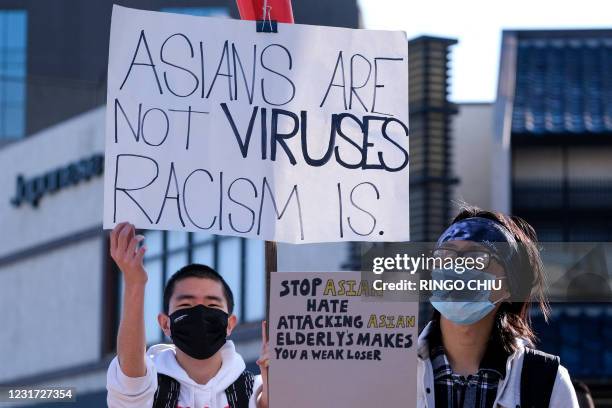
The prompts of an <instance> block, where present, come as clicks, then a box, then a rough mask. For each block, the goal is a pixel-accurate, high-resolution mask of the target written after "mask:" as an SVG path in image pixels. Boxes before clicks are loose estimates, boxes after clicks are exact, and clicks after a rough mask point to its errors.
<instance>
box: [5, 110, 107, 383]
mask: <svg viewBox="0 0 612 408" xmlns="http://www.w3.org/2000/svg"><path fill="white" fill-rule="evenodd" d="M103 152H104V109H103V108H101V109H96V110H94V111H91V112H89V113H85V114H83V115H80V116H77V117H75V118H73V119H71V120H69V121H67V122H64V123H62V124H59V125H56V126H54V127H51V128H49V129H47V130H44V131H42V132H40V133H39V134H36V135H33V136H31V137H29V138H26V139H24V140H21V141H18V142H15V143H13V144H10V145H8V146H5V147H3V148H2V149H0V185H1V186H2V187H3V188H2V190H1V191H0V259H2V258H5V257H6V256H8V255H15V254H16V253H19V252H20V251H26V250H31V249H32V248H33V247H36V246H37V245H42V244H47V243H50V242H53V241H56V240H58V239H60V238H65V237H70V236H71V234H75V233H77V232H80V231H84V230H87V229H95V228H96V227H98V226H101V224H102V206H103V203H102V198H103V182H102V177H99V176H98V177H94V178H92V179H91V180H89V181H82V182H81V183H80V184H78V185H76V186H70V187H66V188H65V189H63V190H60V191H58V192H56V193H55V194H52V195H47V196H45V197H43V198H42V199H41V201H40V203H39V206H38V208H34V207H32V206H31V205H30V204H28V203H23V204H22V205H21V206H20V207H14V206H13V205H12V204H11V203H10V201H11V199H12V198H13V197H14V196H15V184H16V178H17V175H19V174H21V175H23V176H24V177H25V178H26V179H29V178H31V177H34V176H40V175H42V174H44V173H45V172H48V171H51V170H54V169H56V168H58V167H63V166H65V165H67V164H69V163H73V162H76V161H79V160H81V159H84V158H87V157H91V156H92V155H93V154H96V153H103ZM100 232H101V230H100ZM102 240H103V238H102V236H101V235H98V236H96V235H95V234H94V235H90V236H89V238H86V239H84V240H82V241H80V242H75V243H70V244H68V245H63V246H59V247H56V248H55V249H51V250H47V251H44V252H40V253H38V254H34V255H30V256H27V257H25V258H23V257H22V258H18V259H17V260H16V261H14V262H9V263H7V262H3V263H2V264H0V311H2V318H3V321H2V325H1V329H0V362H1V363H0V382H7V381H8V380H10V379H15V378H20V377H26V376H30V375H35V374H41V373H44V372H46V371H53V370H57V369H61V368H66V367H71V366H75V365H79V364H86V363H91V362H95V361H97V360H98V359H99V358H100V351H101V338H102V336H101V333H100V330H101V321H102V310H101V308H102V269H103V264H104V262H103V241H102Z"/></svg>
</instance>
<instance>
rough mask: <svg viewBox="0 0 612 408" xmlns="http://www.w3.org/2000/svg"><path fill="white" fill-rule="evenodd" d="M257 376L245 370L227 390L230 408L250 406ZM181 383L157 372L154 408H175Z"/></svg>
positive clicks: (226, 394) (246, 407)
mask: <svg viewBox="0 0 612 408" xmlns="http://www.w3.org/2000/svg"><path fill="white" fill-rule="evenodd" d="M254 383H255V377H254V376H253V374H252V373H251V372H249V371H246V370H245V371H243V372H242V374H240V377H238V379H237V380H236V381H234V383H233V384H232V385H230V386H229V387H228V388H227V389H226V390H225V396H226V397H227V401H228V403H229V406H230V408H249V400H250V399H251V395H253V384H254ZM180 392H181V384H180V383H179V382H178V381H177V380H175V379H174V378H172V377H170V376H168V375H165V374H157V391H155V398H154V400H153V408H175V407H176V404H177V403H178V399H179V393H180Z"/></svg>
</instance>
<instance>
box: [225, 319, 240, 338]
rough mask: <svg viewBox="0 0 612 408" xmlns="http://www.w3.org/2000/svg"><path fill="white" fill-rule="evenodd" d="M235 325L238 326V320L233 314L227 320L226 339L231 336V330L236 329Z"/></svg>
mask: <svg viewBox="0 0 612 408" xmlns="http://www.w3.org/2000/svg"><path fill="white" fill-rule="evenodd" d="M237 324H238V318H237V317H236V315H235V314H233V315H231V316H230V317H229V318H228V319H227V337H229V336H230V334H232V330H234V327H236V325H237Z"/></svg>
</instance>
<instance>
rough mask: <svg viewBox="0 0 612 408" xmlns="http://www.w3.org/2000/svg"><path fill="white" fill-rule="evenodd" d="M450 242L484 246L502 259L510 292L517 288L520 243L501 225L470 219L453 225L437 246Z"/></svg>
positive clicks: (486, 219)
mask: <svg viewBox="0 0 612 408" xmlns="http://www.w3.org/2000/svg"><path fill="white" fill-rule="evenodd" d="M448 241H472V242H476V243H479V244H481V245H484V246H485V247H487V248H488V249H489V250H490V251H491V252H492V253H494V254H495V255H497V256H498V257H499V258H500V259H501V263H502V266H503V267H504V270H505V271H506V277H507V281H508V285H509V286H510V291H511V292H512V291H513V288H517V287H518V286H517V285H518V282H517V281H516V280H517V278H518V276H517V275H518V274H517V273H513V272H515V271H518V269H517V267H518V261H519V259H520V256H519V251H518V243H517V242H516V239H515V238H514V235H512V233H511V232H510V231H508V229H507V228H506V227H504V226H503V225H501V224H500V223H498V222H496V221H493V220H490V219H488V218H483V217H470V218H466V219H463V220H461V221H457V222H456V223H454V224H451V225H450V226H449V227H448V228H447V229H446V230H445V231H444V232H443V233H442V235H440V238H439V239H438V242H437V246H440V245H441V244H443V243H444V242H448Z"/></svg>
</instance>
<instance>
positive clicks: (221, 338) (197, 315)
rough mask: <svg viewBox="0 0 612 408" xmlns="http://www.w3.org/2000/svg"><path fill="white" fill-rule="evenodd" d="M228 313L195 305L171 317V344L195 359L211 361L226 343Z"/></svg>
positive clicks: (180, 310) (178, 311)
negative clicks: (209, 359) (208, 359)
mask: <svg viewBox="0 0 612 408" xmlns="http://www.w3.org/2000/svg"><path fill="white" fill-rule="evenodd" d="M228 318H229V316H228V314H227V313H225V312H224V311H223V310H219V309H215V308H212V307H206V306H204V305H197V306H193V307H190V308H187V309H179V310H177V311H176V312H174V313H172V314H171V315H170V334H171V337H172V341H173V342H174V344H175V345H176V347H178V348H179V349H180V350H181V351H182V352H183V353H185V354H187V355H188V356H189V357H193V358H195V359H198V360H204V359H207V358H210V357H212V356H213V354H215V353H216V352H217V351H219V350H220V349H221V347H223V345H224V344H225V337H226V336H227V322H228Z"/></svg>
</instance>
